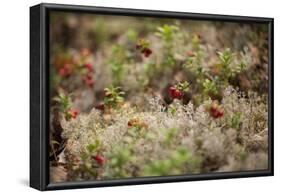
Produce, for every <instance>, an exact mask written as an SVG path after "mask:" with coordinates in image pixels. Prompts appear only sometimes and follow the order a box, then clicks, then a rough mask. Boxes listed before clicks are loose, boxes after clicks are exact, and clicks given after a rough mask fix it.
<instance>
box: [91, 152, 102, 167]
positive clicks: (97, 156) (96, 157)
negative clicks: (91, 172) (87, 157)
mask: <svg viewBox="0 0 281 194" xmlns="http://www.w3.org/2000/svg"><path fill="white" fill-rule="evenodd" d="M92 159H93V160H95V161H96V162H97V163H98V164H99V165H103V164H104V163H105V158H104V157H103V156H102V155H99V154H97V155H95V156H92Z"/></svg>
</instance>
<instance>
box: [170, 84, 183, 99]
mask: <svg viewBox="0 0 281 194" xmlns="http://www.w3.org/2000/svg"><path fill="white" fill-rule="evenodd" d="M168 93H169V96H170V97H171V98H173V99H179V100H180V99H182V97H183V92H182V91H180V90H179V89H177V88H176V87H174V86H171V87H169V90H168Z"/></svg>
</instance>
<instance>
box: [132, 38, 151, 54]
mask: <svg viewBox="0 0 281 194" xmlns="http://www.w3.org/2000/svg"><path fill="white" fill-rule="evenodd" d="M136 49H137V50H140V51H141V53H142V54H143V55H144V56H145V57H149V56H150V55H151V54H152V50H151V49H150V48H149V42H148V41H147V40H144V39H141V40H140V41H139V42H138V43H137V45H136Z"/></svg>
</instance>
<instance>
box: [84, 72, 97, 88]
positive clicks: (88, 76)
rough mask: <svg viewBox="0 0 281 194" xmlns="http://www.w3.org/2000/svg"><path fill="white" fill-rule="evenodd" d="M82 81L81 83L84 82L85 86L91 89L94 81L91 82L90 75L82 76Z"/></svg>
mask: <svg viewBox="0 0 281 194" xmlns="http://www.w3.org/2000/svg"><path fill="white" fill-rule="evenodd" d="M82 79H83V82H84V83H85V84H86V85H87V86H89V87H93V85H94V81H93V79H92V76H91V75H86V76H84V77H83V78H82Z"/></svg>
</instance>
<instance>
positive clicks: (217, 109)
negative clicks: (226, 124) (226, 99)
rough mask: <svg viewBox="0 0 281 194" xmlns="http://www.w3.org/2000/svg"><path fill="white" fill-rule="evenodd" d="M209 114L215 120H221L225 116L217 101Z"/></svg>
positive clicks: (212, 105)
mask: <svg viewBox="0 0 281 194" xmlns="http://www.w3.org/2000/svg"><path fill="white" fill-rule="evenodd" d="M209 113H210V115H211V116H212V117H213V118H215V119H217V118H220V117H222V116H223V115H224V112H223V108H222V106H220V105H219V104H218V102H216V101H215V102H213V103H212V104H211V107H210V110H209Z"/></svg>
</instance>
